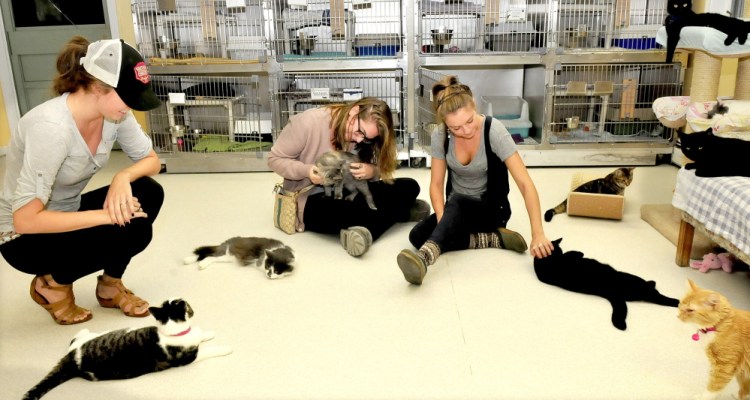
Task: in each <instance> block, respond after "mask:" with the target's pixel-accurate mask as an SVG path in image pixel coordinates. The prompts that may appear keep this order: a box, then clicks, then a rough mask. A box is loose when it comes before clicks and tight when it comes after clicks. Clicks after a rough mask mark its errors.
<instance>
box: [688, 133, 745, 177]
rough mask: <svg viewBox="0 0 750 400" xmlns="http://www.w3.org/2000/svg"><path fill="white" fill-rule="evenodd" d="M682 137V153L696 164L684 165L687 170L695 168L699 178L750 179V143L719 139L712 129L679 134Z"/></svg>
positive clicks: (740, 140) (732, 139)
mask: <svg viewBox="0 0 750 400" xmlns="http://www.w3.org/2000/svg"><path fill="white" fill-rule="evenodd" d="M679 136H680V146H681V149H682V153H683V154H685V157H687V158H689V159H690V160H691V161H693V162H692V163H689V164H687V165H685V169H694V170H695V175H696V176H700V177H703V178H716V177H719V176H747V177H750V162H748V160H747V155H748V154H750V142H748V141H746V140H742V139H734V138H725V137H720V136H716V135H714V134H713V133H712V131H711V128H708V129H706V130H705V131H703V132H695V133H682V132H679Z"/></svg>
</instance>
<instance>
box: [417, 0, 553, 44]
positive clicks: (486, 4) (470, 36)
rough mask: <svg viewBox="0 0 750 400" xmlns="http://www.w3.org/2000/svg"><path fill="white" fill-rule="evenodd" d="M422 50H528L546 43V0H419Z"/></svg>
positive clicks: (419, 33)
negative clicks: (438, 0) (437, 0)
mask: <svg viewBox="0 0 750 400" xmlns="http://www.w3.org/2000/svg"><path fill="white" fill-rule="evenodd" d="M418 8H419V12H418V15H419V32H418V38H417V39H418V45H419V50H420V52H421V53H422V54H428V55H439V54H472V53H487V52H490V53H528V52H540V51H543V49H544V48H545V47H546V33H547V14H548V13H549V5H548V2H547V1H546V0H509V1H500V0H476V1H471V2H470V1H466V2H464V1H447V0H446V1H444V2H442V1H440V2H436V1H430V0H420V1H419V2H418Z"/></svg>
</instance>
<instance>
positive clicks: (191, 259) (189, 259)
mask: <svg viewBox="0 0 750 400" xmlns="http://www.w3.org/2000/svg"><path fill="white" fill-rule="evenodd" d="M196 261H198V256H196V255H192V256H187V257H185V258H183V259H182V262H183V263H184V264H185V265H188V264H192V263H194V262H196Z"/></svg>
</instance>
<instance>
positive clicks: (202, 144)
mask: <svg viewBox="0 0 750 400" xmlns="http://www.w3.org/2000/svg"><path fill="white" fill-rule="evenodd" d="M272 145H273V143H271V142H256V141H247V142H230V141H229V139H228V138H226V137H217V136H203V137H201V138H200V139H198V141H197V142H196V143H195V145H194V146H193V151H194V152H206V153H217V152H228V151H236V152H241V151H268V150H271V146H272Z"/></svg>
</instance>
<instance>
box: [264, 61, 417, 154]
mask: <svg viewBox="0 0 750 400" xmlns="http://www.w3.org/2000/svg"><path fill="white" fill-rule="evenodd" d="M404 90H405V89H404V82H403V72H402V71H401V70H393V71H347V72H295V73H291V72H290V73H283V74H280V76H279V78H278V82H277V87H276V88H275V89H274V92H275V93H274V98H275V100H276V101H275V103H276V104H277V107H278V111H277V112H276V113H275V118H276V119H277V123H276V125H275V127H276V130H275V135H274V137H276V135H278V133H280V132H281V129H283V128H284V126H286V123H287V122H288V120H289V117H291V116H292V115H294V114H297V113H300V112H303V111H305V110H308V109H311V108H316V107H321V106H325V105H328V104H333V103H342V102H348V101H355V100H358V99H360V98H362V97H377V98H379V99H381V100H383V101H385V102H386V103H387V104H388V106H389V107H390V108H391V112H392V113H393V122H394V125H395V130H396V143H397V146H398V148H399V152H400V153H401V152H405V151H406V150H407V149H406V145H407V143H406V142H405V140H404V130H405V126H404V124H403V123H402V115H403V110H404ZM405 157H408V154H405Z"/></svg>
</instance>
